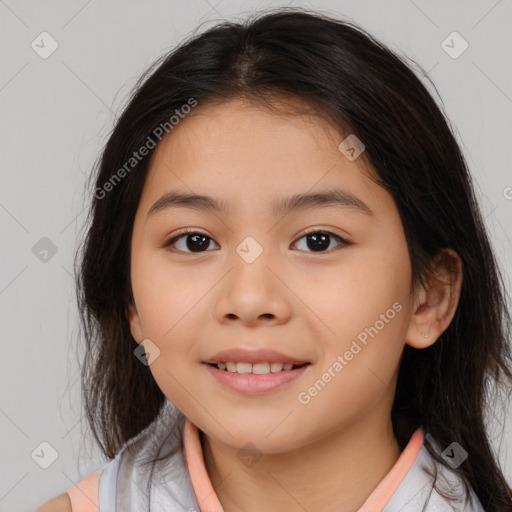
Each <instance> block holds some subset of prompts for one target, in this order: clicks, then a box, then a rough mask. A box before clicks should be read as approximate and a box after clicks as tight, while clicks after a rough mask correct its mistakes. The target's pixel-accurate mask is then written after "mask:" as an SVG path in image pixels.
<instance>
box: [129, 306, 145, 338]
mask: <svg viewBox="0 0 512 512" xmlns="http://www.w3.org/2000/svg"><path fill="white" fill-rule="evenodd" d="M126 317H127V320H128V323H129V324H130V332H131V333H132V336H133V339H134V340H135V341H136V342H137V343H141V342H142V340H143V339H144V336H143V335H142V326H141V321H140V317H139V313H138V312H137V309H136V308H135V306H133V305H132V304H130V305H129V306H128V312H127V314H126Z"/></svg>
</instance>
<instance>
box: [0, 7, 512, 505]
mask: <svg viewBox="0 0 512 512" xmlns="http://www.w3.org/2000/svg"><path fill="white" fill-rule="evenodd" d="M282 5H295V6H299V5H300V6H303V7H309V8H313V9H319V10H322V11H323V12H325V13H327V14H331V15H342V16H344V17H346V18H350V19H352V20H353V21H355V22H356V23H358V24H360V25H361V26H363V27H364V28H366V29H368V30H370V32H372V33H373V34H374V35H375V36H377V37H378V38H380V39H381V40H383V41H384V42H385V43H387V44H388V45H389V46H390V47H391V48H392V49H394V50H396V51H399V52H401V53H405V54H406V55H408V56H410V57H411V58H413V59H415V60H416V61H417V62H418V63H419V64H420V65H421V66H422V67H423V68H424V69H425V70H426V71H428V72H429V75H430V77H431V78H432V80H433V81H434V83H435V84H436V87H437V88H438V90H439V93H440V95H441V97H442V99H443V101H444V104H445V111H446V113H447V115H448V117H449V119H450V120H451V122H452V123H453V125H454V126H455V127H456V131H457V135H458V138H459V141H461V144H462V147H463V150H464V152H465V155H466V157H467V159H468V163H469V165H470V168H471V172H472V174H473V176H474V178H475V186H476V189H477V193H478V196H479V198H480V201H481V207H482V211H483V213H484V216H485V222H486V224H487V227H488V229H489V232H490V234H491V237H492V240H493V243H494V246H495V249H496V255H497V257H498V259H499V262H500V264H501V266H502V268H503V270H504V276H505V278H506V282H507V285H508V286H509V290H510V289H511V288H510V275H512V272H511V269H512V250H511V242H510V233H511V229H512V228H511V223H510V219H511V218H512V217H511V213H512V188H509V187H512V175H511V172H510V169H511V166H510V155H511V152H510V143H511V140H512V139H511V131H512V129H511V128H512V126H511V125H512V123H511V115H510V114H511V107H512V99H511V97H512V90H511V76H512V64H511V63H512V60H511V59H510V49H511V39H512V30H511V22H510V20H511V15H512V1H511V0H501V1H496V0H480V1H468V0H463V1H462V0H460V1H449V2H447V1H445V0H443V1H441V0H437V1H420V0H415V1H412V0H396V1H388V2H384V1H376V0H375V1H359V2H357V1H343V0H339V1H312V2H301V1H295V2H288V3H285V2H261V1H248V0H245V1H239V2H235V1H229V0H220V1H219V0H187V1H186V2H179V1H158V0H151V1H145V2H142V1H141V2H135V1H124V2H121V1H119V0H118V1H114V0H108V1H99V0H89V1H86V0H74V1H66V2H64V1H62V2H57V1H47V2H29V1H14V0H5V1H3V0H0V38H1V42H2V46H1V48H2V52H1V66H0V109H1V110H0V126H1V128H0V129H1V134H0V135H1V141H2V146H1V147H2V160H1V180H2V181H1V183H2V185H1V187H0V226H1V233H2V249H1V251H0V310H1V312H2V317H1V318H2V321H1V327H0V328H1V333H2V357H0V375H1V379H2V382H1V387H0V389H1V401H0V431H1V437H0V464H1V468H0V511H9V512H12V511H16V510H31V509H32V508H35V506H36V505H38V504H40V503H41V502H43V501H44V500H46V499H48V498H50V497H51V496H54V495H56V494H59V493H61V492H64V491H65V490H66V489H68V488H69V487H71V486H72V485H73V484H74V483H76V482H77V481H79V480H80V479H81V478H83V477H85V476H87V475H88V474H90V473H92V472H93V471H96V470H97V469H99V468H100V467H101V466H102V465H103V464H104V462H105V461H104V459H103V458H102V457H101V455H100V454H99V451H98V449H97V448H96V447H95V446H94V444H93V442H92V441H91V436H90V434H88V430H87V428H86V425H85V421H81V400H80V386H79V378H78V376H79V374H78V365H77V352H76V334H77V332H76V326H77V314H76V306H75V302H74V301H75V299H74V281H73V277H72V268H73V267H72V258H73V252H74V247H75V243H76V241H77V234H78V232H79V230H80V228H81V227H82V224H83V222H84V221H85V213H84V208H85V207H86V206H87V204H88V203H89V198H87V197H84V195H85V194H84V183H85V177H86V176H87V174H88V172H89V170H90V167H91V165H92V164H93V162H94V160H95V158H96V156H97V155H98V154H99V151H100V149H101V147H102V144H103V143H104V142H105V140H106V136H107V134H108V132H109V130H110V128H111V126H112V123H113V121H114V119H115V116H116V114H118V113H119V109H120V107H121V106H122V105H123V104H124V100H125V99H126V95H127V94H128V92H129V91H130V89H131V87H132V86H133V85H134V83H135V81H136V79H137V78H138V77H139V75H140V74H141V73H142V71H143V70H144V69H145V68H146V67H147V66H148V65H149V64H150V63H151V62H152V61H153V60H155V59H156V58H157V57H158V56H160V55H161V54H162V53H164V52H166V51H167V50H169V49H170V48H172V47H173V46H174V45H175V44H177V43H178V42H179V41H181V40H182V39H183V38H184V37H185V36H187V35H189V34H190V33H191V31H193V30H194V29H195V28H196V27H197V26H199V25H200V24H202V23H204V25H202V27H201V29H200V30H203V29H206V28H207V27H209V26H210V25H212V24H214V23H215V22H216V21H219V20H222V19H228V20H231V19H234V18H237V17H245V16H246V15H247V14H249V13H251V12H253V11H255V10H258V9H261V8H267V7H277V6H282ZM43 31H46V32H48V33H49V34H50V35H51V37H52V38H53V39H55V40H56V41H57V43H58V48H57V50H56V51H55V52H54V53H53V54H52V55H50V56H49V57H48V58H46V59H43V58H42V57H41V56H40V54H39V53H37V52H36V51H35V50H34V49H32V47H31V45H32V42H33V41H35V43H34V45H35V44H39V46H40V47H42V43H41V42H40V41H41V37H39V35H40V34H41V33H42V32H43ZM453 31H457V32H458V33H459V34H460V35H461V36H462V37H463V38H464V39H465V40H466V41H467V42H468V44H469V47H468V49H467V50H466V51H465V52H464V53H463V54H462V55H460V56H459V57H458V58H452V57H451V56H450V55H448V54H447V53H446V51H445V49H444V48H443V47H442V42H443V41H444V40H445V39H446V38H447V36H448V35H449V34H451V33H452V32H453ZM44 37H47V36H44ZM457 45H459V42H456V43H455V49H457V48H460V46H457ZM44 46H45V49H46V50H48V48H50V41H49V39H45V44H44ZM38 50H39V51H40V52H41V51H43V49H42V48H39V49H38ZM429 87H430V86H429ZM507 219H508V220H509V222H508V223H507V222H506V221H507ZM43 237H47V238H48V239H49V240H50V241H51V243H52V244H53V245H54V246H55V249H56V250H57V252H56V253H55V254H52V251H51V249H50V252H48V254H46V256H45V253H44V252H38V250H39V251H41V250H42V249H44V248H45V247H46V248H47V247H48V241H43V242H40V239H41V238H43ZM38 243H39V244H40V245H36V244H38ZM41 244H42V245H41ZM45 244H47V245H46V246H45ZM34 246H36V249H34V250H33V247H34ZM55 249H54V250H55ZM44 258H46V261H42V260H41V259H43V260H44ZM509 417H510V411H505V413H503V412H502V410H501V408H499V409H497V410H496V411H495V412H494V413H493V416H492V421H491V422H490V424H489V430H490V434H491V436H492V437H495V436H498V434H500V433H501V425H503V424H504V422H505V421H506V420H507V419H509ZM504 429H505V430H504V432H505V435H504V436H503V437H502V438H501V437H499V436H498V437H495V439H494V440H493V444H494V447H495V449H496V451H497V452H499V457H500V461H501V463H502V465H503V467H504V469H505V472H506V475H507V477H508V479H509V481H510V480H512V467H511V461H512V453H511V449H508V446H509V445H510V441H511V440H512V431H511V430H510V427H509V425H508V422H507V423H506V424H504ZM42 442H47V443H49V444H50V445H51V446H52V447H53V448H54V449H55V450H56V452H57V454H58V458H57V459H56V460H55V462H54V463H53V464H52V465H51V466H50V467H49V468H48V469H43V468H41V467H40V466H39V465H38V464H37V463H36V462H35V461H34V460H33V459H32V457H31V454H32V453H33V451H34V450H35V449H36V448H38V447H39V445H40V443H42ZM43 452H44V453H45V456H44V457H48V454H49V453H50V451H49V450H48V449H46V450H45V449H44V447H43ZM36 453H39V454H41V453H42V452H41V451H40V448H39V451H36ZM44 457H42V456H40V457H39V459H38V460H40V461H41V460H43V459H44ZM35 458H36V459H37V457H35ZM43 462H44V461H43Z"/></svg>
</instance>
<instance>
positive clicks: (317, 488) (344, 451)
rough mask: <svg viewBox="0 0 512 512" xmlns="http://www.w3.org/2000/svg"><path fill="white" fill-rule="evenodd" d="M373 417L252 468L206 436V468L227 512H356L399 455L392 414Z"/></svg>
mask: <svg viewBox="0 0 512 512" xmlns="http://www.w3.org/2000/svg"><path fill="white" fill-rule="evenodd" d="M370 416H372V417H371V418H365V420H364V422H363V421H362V422H357V423H354V424H352V425H350V426H346V427H344V428H341V429H339V430H337V431H335V432H333V433H332V434H330V435H329V436H327V437H324V438H322V439H321V440H319V441H316V442H314V443H312V444H310V445H307V446H303V447H301V448H300V449H297V450H294V451H288V452H283V453H278V454H262V457H261V458H260V459H259V460H258V461H257V463H256V464H254V465H253V466H250V467H247V466H246V465H244V464H243V463H242V462H241V461H240V459H239V458H238V457H237V450H236V449H232V448H230V447H227V446H225V445H223V444H220V443H217V442H216V441H215V440H213V439H211V438H209V437H208V436H206V435H205V437H204V439H203V445H204V448H203V449H204V460H205V466H206V469H207V471H208V474H209V476H210V479H211V481H212V485H213V487H214V489H215V492H216V493H217V496H218V498H219V501H220V502H221V503H222V506H223V509H224V512H235V511H236V512H238V511H240V510H243V511H244V512H257V511H261V510H265V511H266V512H282V511H283V510H287V511H289V512H304V510H315V511H318V512H334V511H339V510H343V511H345V512H356V511H357V510H359V508H360V507H361V506H362V505H363V503H364V502H365V501H366V499H367V498H368V496H369V495H370V494H371V493H372V491H373V490H374V489H375V488H376V487H377V485H378V484H379V483H380V482H381V481H382V479H383V478H384V477H385V476H386V474H387V473H388V472H389V470H390V469H391V468H392V466H393V465H394V464H395V462H396V461H397V459H398V457H399V456H400V448H399V445H398V442H397V440H396V439H395V436H394V435H393V428H392V424H391V420H390V418H389V414H388V415H387V420H388V421H386V420H385V418H386V415H384V414H382V412H381V413H379V412H378V411H374V414H371V413H370Z"/></svg>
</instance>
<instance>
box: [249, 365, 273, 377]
mask: <svg viewBox="0 0 512 512" xmlns="http://www.w3.org/2000/svg"><path fill="white" fill-rule="evenodd" d="M252 373H256V374H258V375H263V374H265V373H270V364H269V363H254V364H253V365H252Z"/></svg>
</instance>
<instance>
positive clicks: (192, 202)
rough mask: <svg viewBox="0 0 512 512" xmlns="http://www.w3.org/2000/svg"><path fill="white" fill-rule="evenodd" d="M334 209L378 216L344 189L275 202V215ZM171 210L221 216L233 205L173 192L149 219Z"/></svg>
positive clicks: (280, 199)
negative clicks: (341, 208)
mask: <svg viewBox="0 0 512 512" xmlns="http://www.w3.org/2000/svg"><path fill="white" fill-rule="evenodd" d="M330 206H337V207H343V208H347V209H349V210H352V211H354V212H357V213H363V214H365V215H368V216H372V215H374V212H373V210H372V209H371V208H370V207H369V206H368V205H367V204H366V203H365V202H363V201H362V200H361V199H359V198H358V197H356V196H355V195H353V194H352V193H351V192H348V191H346V190H341V189H331V190H325V191H320V192H314V193H303V194H295V195H292V196H288V197H284V198H279V199H275V200H274V201H272V203H271V207H272V212H273V214H274V215H286V214H288V213H292V212H296V211H301V210H309V209H315V208H327V207H330ZM171 208H190V209H193V210H198V211H207V212H208V211H210V212H218V213H229V212H230V208H229V205H228V203H227V202H226V201H225V200H222V199H217V198H215V197H210V196H205V195H200V194H186V193H182V192H179V191H176V190H171V191H169V192H167V193H165V194H164V195H163V196H162V197H160V199H158V200H157V201H156V202H155V203H154V204H153V206H151V208H150V209H149V211H148V213H147V216H148V217H149V216H150V215H154V214H155V213H158V212H161V211H165V210H168V209H171Z"/></svg>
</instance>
